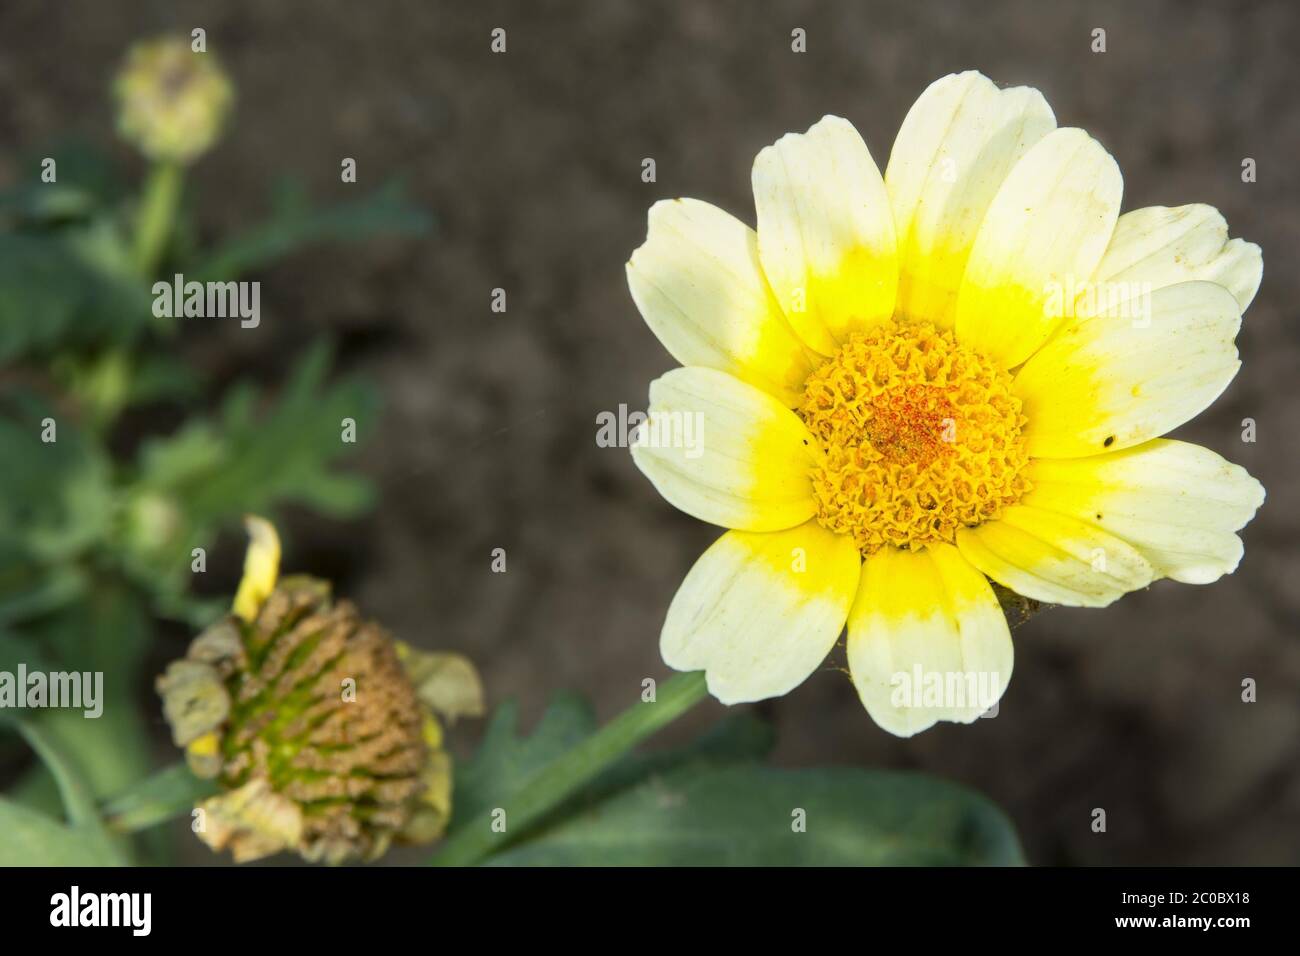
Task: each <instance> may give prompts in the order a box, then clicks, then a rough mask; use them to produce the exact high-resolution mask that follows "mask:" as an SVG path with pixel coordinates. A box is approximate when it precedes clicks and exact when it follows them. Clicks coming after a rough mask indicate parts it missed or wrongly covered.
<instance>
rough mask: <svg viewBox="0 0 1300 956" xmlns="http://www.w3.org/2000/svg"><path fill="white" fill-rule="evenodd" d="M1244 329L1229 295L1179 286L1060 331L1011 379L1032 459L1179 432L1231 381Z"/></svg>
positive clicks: (1197, 285)
mask: <svg viewBox="0 0 1300 956" xmlns="http://www.w3.org/2000/svg"><path fill="white" fill-rule="evenodd" d="M1240 327H1241V315H1240V313H1239V311H1238V305H1237V300H1236V299H1235V298H1233V296H1232V293H1230V292H1229V291H1228V290H1227V289H1225V288H1223V286H1220V285H1215V284H1214V283H1212V282H1183V283H1180V284H1178V285H1173V286H1168V287H1166V288H1163V289H1157V290H1156V291H1155V292H1153V293H1152V294H1151V295H1150V296H1149V297H1143V298H1140V299H1138V300H1134V301H1132V302H1125V303H1122V304H1120V305H1118V306H1116V307H1115V308H1113V309H1111V310H1109V311H1107V312H1106V313H1103V314H1102V315H1098V316H1094V317H1093V318H1090V319H1085V320H1083V321H1081V322H1079V323H1077V324H1076V325H1074V326H1072V327H1070V328H1068V329H1066V330H1064V331H1062V332H1061V333H1060V334H1059V335H1057V336H1056V337H1055V338H1053V339H1052V341H1051V342H1049V343H1048V344H1047V345H1045V346H1044V347H1043V348H1042V349H1041V350H1040V351H1039V352H1038V353H1037V354H1036V355H1035V356H1034V357H1033V358H1031V359H1030V360H1029V361H1028V362H1026V363H1025V366H1024V368H1022V369H1021V370H1020V371H1019V373H1018V374H1017V375H1016V378H1015V390H1016V394H1017V395H1018V396H1019V397H1020V399H1021V401H1022V402H1023V403H1024V406H1023V407H1024V414H1025V416H1026V418H1027V419H1028V424H1027V425H1026V426H1025V431H1024V434H1025V439H1026V444H1025V447H1026V449H1027V450H1028V452H1029V454H1030V456H1031V457H1034V458H1078V457H1082V456H1084V455H1097V454H1101V453H1102V452H1105V451H1119V450H1120V449H1123V448H1128V447H1130V446H1133V445H1138V444H1141V443H1142V442H1144V441H1146V440H1148V439H1150V438H1157V437H1159V436H1160V435H1163V434H1164V433H1165V432H1167V431H1169V430H1170V429H1171V428H1175V427H1177V426H1178V425H1181V424H1182V423H1183V422H1185V421H1187V420H1188V419H1190V418H1192V417H1194V416H1195V415H1197V414H1198V413H1199V412H1200V411H1201V410H1202V409H1203V408H1205V407H1206V406H1207V405H1209V404H1210V403H1211V402H1213V401H1214V400H1215V399H1216V398H1218V397H1219V395H1220V394H1222V392H1223V390H1224V389H1225V388H1227V387H1228V383H1229V382H1231V381H1232V377H1233V376H1234V375H1236V374H1237V369H1238V368H1239V367H1240V365H1241V363H1240V362H1239V361H1238V360H1237V349H1236V346H1235V345H1233V339H1234V338H1236V335H1237V330H1238V329H1239V328H1240Z"/></svg>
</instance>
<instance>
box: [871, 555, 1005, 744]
mask: <svg viewBox="0 0 1300 956" xmlns="http://www.w3.org/2000/svg"><path fill="white" fill-rule="evenodd" d="M1013 656H1014V655H1013V651H1012V646H1011V631H1010V630H1009V629H1008V627H1007V619H1006V615H1005V614H1003V612H1002V608H1001V607H1000V606H999V605H998V601H997V598H996V597H995V596H994V594H993V589H992V588H991V587H989V583H988V581H986V580H985V579H984V575H982V574H980V572H979V571H977V570H975V568H973V567H972V566H971V565H970V563H969V562H968V561H967V560H966V559H965V558H963V557H962V556H961V554H960V553H958V551H957V549H956V548H954V547H953V546H952V545H948V544H940V545H938V546H931V547H927V548H926V549H925V550H924V551H920V552H916V551H900V550H898V549H896V548H883V549H881V550H880V551H878V552H876V553H875V554H873V555H871V556H870V557H869V558H867V560H866V563H865V564H864V565H863V570H862V584H861V586H860V588H859V590H858V597H857V600H856V601H855V602H854V605H853V610H852V611H851V612H850V613H849V640H848V659H849V671H850V672H851V674H852V675H853V683H854V686H856V687H857V689H858V694H859V696H860V697H861V698H862V703H863V704H864V705H865V706H866V708H867V712H868V713H869V714H871V718H872V720H874V721H875V722H876V723H877V724H879V725H880V726H881V727H883V728H884V729H885V730H888V731H889V732H890V733H891V734H897V735H898V736H900V737H910V736H912V735H913V734H915V733H918V732H920V731H922V730H925V729H926V728H927V727H930V726H932V725H933V724H935V723H936V722H938V721H940V720H951V721H957V722H959V723H963V724H968V723H970V722H971V721H973V720H975V719H976V718H977V717H979V716H980V714H982V713H984V712H985V711H987V710H988V709H989V708H990V707H992V706H993V705H994V704H996V703H997V702H998V700H999V699H1000V698H1001V697H1002V692H1003V691H1004V690H1006V687H1007V683H1008V682H1009V681H1010V680H1011V666H1012V660H1013Z"/></svg>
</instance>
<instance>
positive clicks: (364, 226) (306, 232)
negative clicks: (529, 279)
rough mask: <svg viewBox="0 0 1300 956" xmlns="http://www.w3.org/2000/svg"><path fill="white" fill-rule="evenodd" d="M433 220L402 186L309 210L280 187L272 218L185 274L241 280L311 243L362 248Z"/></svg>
mask: <svg viewBox="0 0 1300 956" xmlns="http://www.w3.org/2000/svg"><path fill="white" fill-rule="evenodd" d="M429 225H430V219H429V215H428V214H427V213H426V212H425V211H424V210H422V209H420V208H419V207H417V206H415V205H413V204H412V203H409V202H407V201H406V199H404V198H403V189H402V187H401V185H400V184H399V183H389V184H388V185H386V186H384V187H383V188H382V189H380V190H379V191H377V192H375V193H373V194H372V195H370V196H367V197H364V198H362V199H355V200H352V201H349V202H342V203H338V204H336V205H333V206H327V207H325V208H321V209H313V208H311V207H310V206H309V205H308V204H307V202H306V199H305V197H304V196H303V195H302V193H301V191H299V190H297V189H296V188H294V187H292V186H288V185H283V184H282V185H281V187H280V188H279V190H278V191H277V193H276V196H275V198H274V211H273V213H272V216H271V218H270V219H269V220H268V221H267V222H265V223H263V224H262V225H261V226H258V227H256V228H254V229H252V230H250V231H248V232H246V233H244V234H243V235H241V236H238V237H236V238H235V239H232V240H230V241H229V242H227V243H226V244H224V245H223V246H221V247H220V248H219V249H218V250H217V251H216V252H215V253H213V254H212V255H211V256H209V257H208V258H207V259H206V260H204V261H203V262H201V263H200V264H199V265H197V266H196V267H194V268H192V269H190V270H187V275H189V274H190V273H193V275H194V278H197V279H198V280H199V281H201V282H203V281H209V280H215V279H220V280H231V279H237V278H238V277H239V276H241V275H243V274H244V273H245V272H247V271H248V270H250V269H254V268H257V267H259V266H263V265H266V264H267V263H269V262H272V261H274V260H276V259H279V258H281V257H282V256H285V255H287V254H288V253H290V252H293V251H294V250H295V249H298V248H299V247H302V246H305V245H307V244H309V243H313V242H323V241H339V242H362V241H365V240H367V239H371V238H373V237H375V236H379V235H385V234H387V235H421V234H423V233H424V232H425V231H427V230H428V228H429Z"/></svg>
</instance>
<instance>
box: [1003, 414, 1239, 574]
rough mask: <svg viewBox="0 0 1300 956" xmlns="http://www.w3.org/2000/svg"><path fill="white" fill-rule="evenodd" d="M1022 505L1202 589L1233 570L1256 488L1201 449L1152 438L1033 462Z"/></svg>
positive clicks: (1236, 468) (1233, 467) (1236, 467)
mask: <svg viewBox="0 0 1300 956" xmlns="http://www.w3.org/2000/svg"><path fill="white" fill-rule="evenodd" d="M1026 475H1027V477H1028V478H1029V479H1030V481H1032V482H1033V490H1032V491H1031V492H1029V494H1028V495H1026V496H1025V498H1024V500H1023V502H1022V503H1023V504H1025V505H1029V506H1031V507H1035V508H1042V509H1045V510H1047V511H1055V512H1057V513H1059V514H1065V515H1070V516H1072V517H1074V518H1078V519H1079V520H1081V521H1086V522H1089V523H1092V524H1095V525H1096V526H1097V527H1099V528H1102V529H1103V530H1105V531H1107V532H1109V533H1111V534H1113V535H1115V536H1116V537H1119V538H1123V539H1124V540H1125V541H1127V542H1128V543H1129V544H1131V545H1133V546H1134V547H1135V548H1137V549H1138V550H1139V551H1140V552H1142V554H1143V556H1144V557H1146V559H1147V560H1148V561H1149V562H1150V563H1151V566H1152V567H1153V568H1154V569H1155V572H1156V574H1157V575H1159V576H1160V577H1168V578H1173V579H1174V580H1175V581H1182V582H1184V583H1185V584H1209V583H1210V582H1211V581H1215V580H1218V579H1219V578H1220V577H1222V576H1223V575H1225V574H1231V573H1232V572H1233V571H1234V570H1236V567H1237V563H1238V562H1239V561H1240V560H1241V554H1242V546H1241V539H1240V538H1238V537H1237V536H1236V535H1235V534H1234V533H1233V532H1235V531H1237V530H1239V529H1240V528H1241V527H1242V526H1244V525H1245V524H1246V522H1248V521H1249V520H1250V519H1251V518H1253V517H1254V516H1255V511H1256V509H1258V508H1259V506H1260V505H1261V504H1263V502H1264V488H1263V486H1262V485H1261V484H1260V483H1259V482H1258V481H1256V480H1255V479H1254V478H1252V477H1251V476H1250V475H1249V474H1248V473H1247V471H1246V469H1244V468H1242V467H1241V466H1240V465H1234V464H1232V463H1231V462H1229V461H1225V460H1224V459H1222V458H1220V457H1219V456H1218V455H1216V454H1215V453H1214V452H1212V451H1210V450H1209V449H1208V448H1202V447H1201V446H1199V445H1191V444H1188V443H1187V442H1181V441H1168V440H1166V439H1161V438H1158V439H1156V440H1154V441H1149V442H1147V443H1145V444H1142V445H1138V446H1137V447H1136V448H1130V449H1127V450H1126V451H1120V452H1115V453H1114V454H1110V455H1095V456H1093V457H1091V458H1071V459H1036V460H1034V461H1031V462H1030V463H1029V467H1028V469H1027V471H1026Z"/></svg>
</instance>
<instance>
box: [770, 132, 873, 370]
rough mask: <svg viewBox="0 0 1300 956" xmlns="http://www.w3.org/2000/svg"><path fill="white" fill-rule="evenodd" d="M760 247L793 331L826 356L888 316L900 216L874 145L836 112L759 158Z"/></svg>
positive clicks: (782, 139) (782, 138)
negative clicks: (894, 209)
mask: <svg viewBox="0 0 1300 956" xmlns="http://www.w3.org/2000/svg"><path fill="white" fill-rule="evenodd" d="M753 183H754V204H755V206H756V208H757V210H758V252H759V256H760V258H761V259H762V262H763V270H764V272H766V273H767V279H768V282H769V283H770V284H771V286H772V291H773V292H774V293H775V294H776V298H777V301H778V302H780V303H781V308H782V309H784V310H785V314H786V317H787V318H788V319H789V320H790V324H791V325H792V326H793V327H794V330H795V331H796V332H798V333H799V335H800V337H801V338H802V339H803V340H804V341H805V342H806V343H807V344H808V345H809V346H811V347H812V348H814V349H816V350H817V351H818V352H821V353H822V354H823V355H830V354H832V353H833V352H834V351H835V350H836V348H837V347H838V346H837V343H838V342H839V341H840V340H841V339H842V338H843V337H844V336H845V335H847V334H848V333H849V332H850V331H852V330H853V329H856V328H865V327H867V326H870V325H872V324H874V323H876V322H880V321H882V320H884V319H888V318H889V317H890V316H891V315H892V314H893V311H894V297H895V294H896V292H897V290H898V256H897V250H896V249H895V246H894V217H893V214H892V212H891V211H890V208H889V197H888V196H887V195H886V193H885V184H884V181H883V180H882V179H881V178H880V171H879V170H878V169H877V168H876V164H875V161H874V160H872V158H871V153H870V152H869V151H868V150H867V144H866V143H864V142H863V141H862V137H861V136H859V135H858V131H857V130H855V129H854V128H853V125H852V124H851V123H849V121H848V120H844V119H840V118H839V117H838V116H827V117H825V118H823V119H822V120H821V121H820V122H819V123H817V124H816V125H814V126H813V127H812V128H811V129H810V130H808V132H807V133H804V134H796V133H790V134H788V135H786V136H783V137H781V138H780V139H779V140H777V141H776V143H775V145H772V146H768V147H766V148H764V149H763V151H762V152H760V153H759V154H758V158H757V159H755V160H754V174H753Z"/></svg>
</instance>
